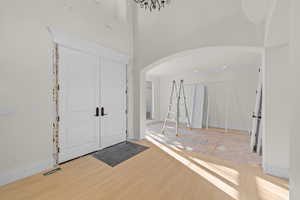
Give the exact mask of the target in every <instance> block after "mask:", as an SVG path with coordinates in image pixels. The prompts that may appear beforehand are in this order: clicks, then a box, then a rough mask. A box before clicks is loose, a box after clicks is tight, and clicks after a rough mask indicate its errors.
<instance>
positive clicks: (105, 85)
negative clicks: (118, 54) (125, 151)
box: [100, 59, 126, 148]
mask: <svg viewBox="0 0 300 200" xmlns="http://www.w3.org/2000/svg"><path fill="white" fill-rule="evenodd" d="M100 69H101V72H100V87H101V89H100V91H101V102H100V103H101V108H100V117H101V148H106V147H108V146H112V145H114V144H117V143H120V142H123V141H125V140H126V112H125V111H126V93H125V92H126V65H125V64H121V63H118V62H115V61H111V60H108V59H102V62H101V68H100Z"/></svg>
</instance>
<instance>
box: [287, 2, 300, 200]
mask: <svg viewBox="0 0 300 200" xmlns="http://www.w3.org/2000/svg"><path fill="white" fill-rule="evenodd" d="M290 8H291V18H290V20H291V23H290V25H291V29H290V30H291V38H290V39H291V40H290V42H291V46H290V47H291V49H290V53H291V66H290V67H289V68H288V69H289V70H286V72H285V73H287V75H288V76H289V80H290V81H291V82H290V92H289V94H288V96H287V97H288V98H289V100H290V101H289V102H290V104H291V111H290V118H291V120H290V130H291V132H290V137H291V138H290V164H291V170H290V191H291V193H290V199H291V200H298V199H300V173H299V169H300V157H299V155H300V145H299V141H300V134H299V116H300V106H299V102H300V92H299V74H300V68H299V66H300V24H299V18H300V13H299V9H300V1H298V0H292V1H291V7H290Z"/></svg>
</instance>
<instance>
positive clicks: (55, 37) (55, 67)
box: [47, 27, 129, 166]
mask: <svg viewBox="0 0 300 200" xmlns="http://www.w3.org/2000/svg"><path fill="white" fill-rule="evenodd" d="M47 29H48V32H49V34H50V36H51V38H52V49H51V53H50V54H51V55H50V59H51V60H50V63H51V69H52V70H51V71H52V73H51V78H52V88H51V90H52V91H51V93H52V94H51V99H52V117H53V118H52V122H51V127H52V143H53V153H52V156H53V163H54V166H56V165H58V164H59V157H58V156H59V120H60V119H59V113H60V110H59V105H60V104H59V84H60V79H59V47H60V46H62V47H66V48H69V49H73V50H77V51H81V52H84V53H88V54H90V55H94V56H98V57H99V59H101V58H108V59H110V60H114V61H117V62H119V63H123V64H124V65H125V66H126V73H125V76H126V93H125V95H126V104H125V106H126V111H127V112H126V113H125V114H126V139H127V137H128V133H127V132H128V67H127V66H128V63H129V56H128V55H126V54H123V53H120V52H118V51H115V50H113V49H109V48H106V47H103V46H100V45H99V44H97V43H95V42H91V41H85V40H80V39H77V38H74V37H71V36H69V35H68V34H66V33H64V32H61V31H58V30H55V29H53V28H51V27H47ZM100 137H101V135H100Z"/></svg>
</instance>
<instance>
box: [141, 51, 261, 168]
mask: <svg viewBox="0 0 300 200" xmlns="http://www.w3.org/2000/svg"><path fill="white" fill-rule="evenodd" d="M205 51H211V52H214V51H216V52H224V54H225V53H226V52H245V53H256V54H259V55H261V68H262V77H263V82H264V81H265V78H264V77H265V74H264V71H265V66H264V62H265V61H264V60H265V55H264V48H259V47H248V46H212V47H203V48H198V49H193V50H187V51H183V52H179V53H176V54H173V55H170V56H168V57H165V58H162V59H160V60H158V61H156V62H154V63H152V64H150V65H148V66H146V67H145V68H143V70H142V71H141V72H140V137H139V138H140V139H143V138H145V133H146V114H145V113H146V96H145V88H146V86H145V85H146V84H145V82H146V73H147V72H149V71H150V70H152V69H154V68H156V67H157V66H159V65H161V64H163V63H165V62H169V61H171V60H174V59H178V58H182V57H185V56H188V55H190V54H201V53H203V52H205ZM264 104H265V102H264V101H263V107H264ZM262 123H263V124H264V118H263V121H262ZM263 127H264V126H263ZM262 132H263V133H264V132H265V131H264V130H263V131H262ZM263 135H264V134H263ZM264 142H265V140H264V138H263V146H264ZM263 154H264V153H263ZM262 162H263V163H264V161H262Z"/></svg>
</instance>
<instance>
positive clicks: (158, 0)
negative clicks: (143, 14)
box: [134, 0, 170, 11]
mask: <svg viewBox="0 0 300 200" xmlns="http://www.w3.org/2000/svg"><path fill="white" fill-rule="evenodd" d="M134 1H135V3H137V4H139V5H140V7H141V8H145V10H148V9H149V10H150V11H152V10H156V9H158V10H160V9H161V8H164V7H165V6H166V5H168V4H169V3H170V0H134Z"/></svg>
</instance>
